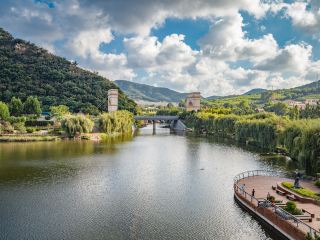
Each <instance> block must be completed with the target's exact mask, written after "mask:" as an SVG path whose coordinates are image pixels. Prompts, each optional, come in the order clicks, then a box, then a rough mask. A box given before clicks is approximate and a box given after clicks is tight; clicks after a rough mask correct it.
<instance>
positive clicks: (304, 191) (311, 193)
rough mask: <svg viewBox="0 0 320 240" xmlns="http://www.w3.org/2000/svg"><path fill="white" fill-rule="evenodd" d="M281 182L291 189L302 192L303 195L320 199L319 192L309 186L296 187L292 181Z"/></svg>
mask: <svg viewBox="0 0 320 240" xmlns="http://www.w3.org/2000/svg"><path fill="white" fill-rule="evenodd" d="M281 184H282V186H284V187H286V188H288V189H290V190H291V191H294V192H296V193H298V194H300V195H301V196H304V197H309V198H313V199H316V200H320V198H319V196H318V195H317V193H316V192H314V191H312V190H310V189H308V188H294V186H293V183H291V182H282V183H281Z"/></svg>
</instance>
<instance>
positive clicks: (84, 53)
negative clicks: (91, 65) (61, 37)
mask: <svg viewBox="0 0 320 240" xmlns="http://www.w3.org/2000/svg"><path fill="white" fill-rule="evenodd" d="M112 40H113V36H112V33H111V31H110V29H95V30H86V31H82V32H80V33H79V34H78V35H77V36H76V37H75V38H74V39H72V40H71V41H70V42H69V44H68V45H69V47H70V48H71V49H72V50H73V51H74V53H75V54H76V55H78V56H81V57H84V58H86V57H88V56H90V55H92V56H93V57H96V56H97V55H99V54H101V52H100V50H99V47H100V44H102V43H109V42H111V41H112Z"/></svg>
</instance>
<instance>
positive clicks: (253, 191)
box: [252, 188, 256, 197]
mask: <svg viewBox="0 0 320 240" xmlns="http://www.w3.org/2000/svg"><path fill="white" fill-rule="evenodd" d="M255 192H256V191H255V190H254V188H253V189H252V197H254V193H255Z"/></svg>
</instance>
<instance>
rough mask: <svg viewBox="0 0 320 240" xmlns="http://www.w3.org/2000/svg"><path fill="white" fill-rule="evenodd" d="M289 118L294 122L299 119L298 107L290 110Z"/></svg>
mask: <svg viewBox="0 0 320 240" xmlns="http://www.w3.org/2000/svg"><path fill="white" fill-rule="evenodd" d="M289 116H290V118H291V119H294V120H297V119H299V116H300V110H299V108H298V106H294V107H293V108H291V109H290V110H289Z"/></svg>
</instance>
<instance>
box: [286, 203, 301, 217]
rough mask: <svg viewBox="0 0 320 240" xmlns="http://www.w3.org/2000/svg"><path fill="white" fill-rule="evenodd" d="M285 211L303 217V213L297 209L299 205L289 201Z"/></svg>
mask: <svg viewBox="0 0 320 240" xmlns="http://www.w3.org/2000/svg"><path fill="white" fill-rule="evenodd" d="M284 210H286V211H287V212H289V213H291V214H292V215H301V214H302V211H301V210H300V209H298V208H297V204H296V203H295V202H293V201H288V202H287V203H286V206H285V207H284Z"/></svg>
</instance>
